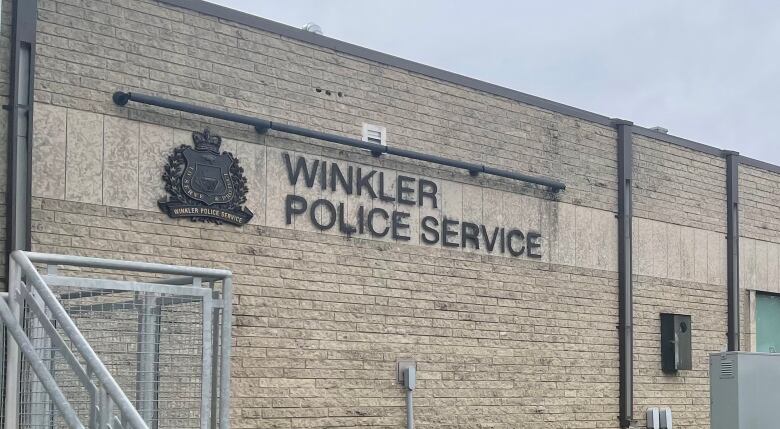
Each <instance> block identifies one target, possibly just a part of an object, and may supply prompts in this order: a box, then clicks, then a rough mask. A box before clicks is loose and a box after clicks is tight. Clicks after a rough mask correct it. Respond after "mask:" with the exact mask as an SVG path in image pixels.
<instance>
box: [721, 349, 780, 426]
mask: <svg viewBox="0 0 780 429" xmlns="http://www.w3.org/2000/svg"><path fill="white" fill-rule="evenodd" d="M777 427H780V354H776V353H747V352H723V353H713V354H711V355H710V428H711V429H763V428H777Z"/></svg>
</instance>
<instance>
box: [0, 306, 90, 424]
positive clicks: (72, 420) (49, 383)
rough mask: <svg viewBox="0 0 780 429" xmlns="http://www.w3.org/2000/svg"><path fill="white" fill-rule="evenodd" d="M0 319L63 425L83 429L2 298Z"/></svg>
mask: <svg viewBox="0 0 780 429" xmlns="http://www.w3.org/2000/svg"><path fill="white" fill-rule="evenodd" d="M0 318H2V319H3V323H4V324H5V326H6V329H7V330H8V332H9V333H10V334H11V337H13V340H14V342H15V343H16V344H17V345H18V347H19V349H20V350H21V351H22V354H23V355H24V356H25V357H26V358H27V362H28V363H29V365H30V367H31V368H32V370H33V372H34V373H35V375H36V376H37V377H38V380H39V381H40V383H41V385H43V388H44V389H45V390H46V392H47V393H48V394H49V396H50V397H51V399H52V402H54V405H55V406H56V407H57V409H58V410H59V411H60V413H61V414H62V418H63V419H64V420H65V423H67V425H68V427H70V428H71V429H83V428H84V425H82V424H81V421H80V420H79V418H78V415H77V414H76V411H74V410H73V407H71V406H70V403H69V402H68V400H67V399H66V398H65V395H63V394H62V391H61V390H60V388H59V387H58V386H57V382H56V381H54V377H52V375H51V373H49V368H48V367H47V366H46V364H45V363H43V360H41V359H40V358H39V357H38V354H37V353H36V351H35V347H34V346H33V345H32V343H31V342H30V340H29V339H28V338H27V335H26V334H25V333H24V329H22V326H21V325H20V324H19V321H18V320H16V317H15V315H14V313H13V312H12V311H11V308H10V307H8V304H7V303H6V302H5V298H4V297H0Z"/></svg>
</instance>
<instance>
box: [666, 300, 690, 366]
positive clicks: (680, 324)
mask: <svg viewBox="0 0 780 429" xmlns="http://www.w3.org/2000/svg"><path fill="white" fill-rule="evenodd" d="M691 338H692V331H691V316H687V315H683V314H668V313H661V367H662V369H663V370H664V372H677V371H679V370H689V369H691V368H692V367H693V356H692V355H693V353H692V345H691Z"/></svg>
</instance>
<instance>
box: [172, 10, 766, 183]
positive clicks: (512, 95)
mask: <svg viewBox="0 0 780 429" xmlns="http://www.w3.org/2000/svg"><path fill="white" fill-rule="evenodd" d="M157 1H159V2H160V3H163V4H167V5H169V6H175V7H179V8H182V9H186V10H191V11H194V12H198V13H202V14H205V15H211V16H213V17H216V18H219V19H224V20H227V21H232V22H235V23H238V24H242V25H246V26H248V27H252V28H256V29H258V30H262V31H267V32H269V33H274V34H278V35H280V36H283V37H287V38H290V39H293V40H298V41H301V42H305V43H310V44H312V45H316V46H319V47H322V48H326V49H332V50H334V51H337V52H341V53H344V54H347V55H352V56H355V57H358V58H362V59H365V60H369V61H374V62H378V63H381V64H385V65H387V66H391V67H397V68H399V69H402V70H406V71H409V72H412V73H417V74H420V75H423V76H426V77H429V78H433V79H439V80H442V81H445V82H449V83H452V84H455V85H460V86H463V87H466V88H470V89H474V90H477V91H482V92H485V93H488V94H492V95H496V96H499V97H504V98H508V99H510V100H514V101H517V102H520V103H524V104H528V105H530V106H534V107H537V108H540V109H544V110H549V111H551V112H555V113H559V114H562V115H566V116H571V117H574V118H578V119H582V120H585V121H589V122H594V123H597V124H599V125H604V126H608V127H613V123H612V118H610V117H608V116H604V115H600V114H598V113H594V112H590V111H588V110H584V109H580V108H577V107H573V106H569V105H566V104H563V103H558V102H556V101H552V100H548V99H546V98H542V97H537V96H535V95H531V94H526V93H524V92H520V91H517V90H514V89H510V88H507V87H503V86H500V85H497V84H493V83H489V82H485V81H482V80H479V79H475V78H471V77H468V76H464V75H461V74H457V73H453V72H450V71H447V70H443V69H439V68H436V67H432V66H429V65H425V64H422V63H418V62H415V61H411V60H407V59H403V58H400V57H396V56H393V55H390V54H385V53H383V52H379V51H375V50H373V49H368V48H364V47H362V46H358V45H354V44H352V43H347V42H344V41H341V40H338V39H334V38H331V37H327V36H322V35H319V34H315V33H312V32H309V31H305V30H302V29H299V28H295V27H293V26H290V25H286V24H282V23H280V22H276V21H272V20H270V19H266V18H262V17H259V16H256V15H252V14H250V13H246V12H241V11H239V10H235V9H231V8H229V7H225V6H221V5H218V4H214V3H209V2H207V1H205V0H157ZM633 131H634V133H635V134H638V135H641V136H645V137H649V138H653V139H656V140H660V141H663V142H666V143H671V144H674V145H677V146H682V147H684V148H687V149H691V150H695V151H697V152H703V153H705V154H708V155H713V156H718V157H721V156H722V155H721V154H722V152H723V151H722V149H719V148H716V147H714V146H710V145H707V144H704V143H699V142H696V141H693V140H688V139H685V138H682V137H677V136H674V135H671V134H666V133H661V132H657V131H653V130H650V129H648V128H644V127H641V126H636V125H635V126H634V127H633ZM741 158H742V160H743V162H744V163H745V164H747V165H751V166H753V167H758V168H762V169H765V170H768V171H771V172H774V173H778V174H780V166H777V165H774V164H771V163H769V162H765V161H760V160H757V159H752V158H747V157H744V156H742V157H741Z"/></svg>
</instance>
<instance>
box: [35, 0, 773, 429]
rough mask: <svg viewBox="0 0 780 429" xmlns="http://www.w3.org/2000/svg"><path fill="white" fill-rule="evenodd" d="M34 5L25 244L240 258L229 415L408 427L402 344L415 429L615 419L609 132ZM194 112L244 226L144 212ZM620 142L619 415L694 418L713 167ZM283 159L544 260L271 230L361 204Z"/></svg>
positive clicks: (189, 18) (721, 174)
mask: <svg viewBox="0 0 780 429" xmlns="http://www.w3.org/2000/svg"><path fill="white" fill-rule="evenodd" d="M39 7H40V11H39V15H40V18H39V23H38V25H39V46H38V52H37V57H36V60H37V65H38V67H37V70H36V78H37V79H36V100H37V104H36V124H35V127H36V128H35V147H34V153H33V158H34V162H33V173H34V179H33V195H34V197H35V199H34V211H33V231H34V234H33V241H34V245H33V247H34V249H35V250H41V251H50V252H57V253H69V254H79V255H89V256H99V257H110V258H120V259H132V260H148V261H158V262H166V263H172V264H186V265H199V266H214V267H221V268H228V269H230V270H232V271H233V272H234V273H235V275H236V302H235V310H234V311H235V315H236V317H235V327H234V339H233V341H234V345H235V348H234V357H233V379H232V382H233V394H234V401H233V409H232V418H233V425H234V427H237V428H254V427H280V428H285V427H334V426H335V427H356V426H371V427H377V428H382V427H401V426H402V425H403V419H404V409H403V408H404V401H403V392H402V390H401V389H400V388H399V387H398V386H397V385H395V384H394V382H393V380H394V365H395V362H396V359H399V358H405V357H413V358H415V359H417V360H418V362H419V365H418V369H419V378H420V384H419V389H418V391H417V392H416V398H417V399H416V401H417V402H416V410H417V423H418V425H420V426H421V427H438V428H444V427H456V426H457V427H495V428H503V427H506V428H510V427H512V428H514V427H518V426H522V425H527V426H529V427H534V428H536V427H539V428H542V427H543V428H548V429H556V428H560V429H563V428H583V429H584V428H616V427H617V419H616V417H617V412H618V410H617V404H618V384H617V382H618V374H617V373H618V361H617V354H618V347H617V331H616V330H615V325H616V324H617V280H616V279H617V274H616V269H617V260H616V259H617V258H616V255H617V253H616V252H617V250H616V249H617V243H616V238H617V235H616V231H617V228H616V226H617V222H616V220H615V216H614V212H615V210H616V196H617V190H616V188H617V178H616V167H615V163H616V160H615V158H616V150H615V148H616V142H615V138H616V135H615V132H614V130H612V129H611V128H607V127H603V126H600V125H596V124H592V123H588V122H586V121H583V120H579V119H574V118H571V117H566V116H563V115H560V114H556V113H552V112H549V111H545V110H543V109H539V108H536V107H532V106H528V105H524V104H522V103H518V102H515V101H512V100H507V99H504V98H501V97H498V96H493V95H489V94H485V93H481V92H479V91H476V90H471V89H467V88H463V87H459V86H457V85H454V84H450V83H446V82H441V81H437V80H435V79H431V78H427V77H423V76H420V75H416V74H414V73H411V72H408V71H404V70H400V69H397V68H393V67H388V66H384V65H381V64H378V63H374V62H371V61H368V60H364V59H360V58H355V57H351V56H348V55H345V54H342V53H338V52H334V51H331V50H328V49H324V48H321V47H316V46H313V45H308V44H305V43H302V42H298V41H294V40H290V39H287V38H284V37H281V36H278V35H275V34H270V33H267V32H263V31H259V30H257V29H253V28H249V27H246V26H242V25H237V24H233V23H230V22H227V21H224V20H218V19H216V18H213V17H209V16H204V15H200V14H197V13H195V12H192V11H186V10H181V9H176V8H172V7H168V6H163V5H161V4H159V3H157V2H148V1H137V0H136V1H130V0H113V1H111V2H108V1H83V0H81V1H75V0H73V1H71V0H62V1H53V0H39ZM117 89H122V90H134V91H140V92H145V93H149V94H154V95H160V96H164V97H169V98H175V99H179V100H183V101H188V102H192V103H196V104H200V105H205V106H209V107H217V108H224V109H228V110H231V111H234V112H239V113H245V114H251V115H256V116H261V117H264V118H267V119H271V120H274V121H282V122H290V123H293V124H297V125H302V126H305V127H310V128H314V129H318V130H322V131H328V132H334V133H339V134H343V135H348V136H352V137H358V136H359V134H360V128H361V124H362V123H363V122H370V123H376V124H379V125H384V126H386V127H387V129H388V143H389V144H391V145H393V146H397V147H402V148H407V149H412V150H419V151H422V152H426V153H432V154H436V155H440V156H446V157H452V158H458V159H465V160H469V161H474V162H479V163H484V164H487V165H491V166H495V167H501V168H506V169H509V170H515V171H521V172H526V173H532V174H540V175H546V176H550V177H554V178H557V179H560V180H562V181H564V182H565V183H566V184H567V189H566V191H564V192H562V193H560V194H557V195H550V194H549V193H547V192H545V191H543V190H540V189H537V188H536V187H533V186H528V185H523V184H518V183H516V182H512V181H509V180H504V179H499V178H491V177H487V176H480V177H477V178H472V177H469V176H468V174H466V173H464V172H463V171H458V170H454V169H449V168H433V167H432V166H431V165H429V164H425V163H418V162H412V161H404V160H400V159H395V158H392V157H383V158H380V159H375V158H373V157H371V156H370V155H368V154H365V153H361V152H359V151H354V150H349V149H341V148H337V147H335V145H332V144H329V143H324V142H320V141H314V140H309V139H303V138H290V137H289V136H283V135H280V134H277V133H274V132H271V133H269V134H268V135H258V134H256V133H255V132H254V131H253V130H251V129H249V127H241V126H236V125H235V124H229V123H225V122H220V121H216V120H214V121H207V120H204V119H203V118H199V117H195V116H192V115H188V114H179V113H176V112H172V111H165V110H162V109H156V108H148V107H139V106H134V105H132V106H130V107H126V108H120V107H117V106H115V105H114V104H113V103H112V102H111V93H112V92H113V91H115V90H117ZM317 89H320V90H321V91H317ZM326 91H330V92H331V95H327V92H326ZM339 93H341V96H339V95H338V94H339ZM205 126H210V127H211V128H212V130H213V131H214V132H216V133H217V134H220V135H222V136H223V137H224V141H223V150H228V151H231V152H233V153H234V154H235V155H236V156H237V157H238V159H239V160H240V162H241V165H242V166H243V167H244V169H245V173H246V176H247V179H248V180H249V188H250V194H249V199H248V203H247V207H249V208H250V209H251V210H252V211H253V212H254V213H255V217H254V219H253V220H252V222H251V223H250V224H249V225H246V226H244V227H242V228H240V229H239V228H236V227H232V226H227V225H222V226H217V225H211V224H203V223H193V222H190V221H185V220H179V221H175V220H172V219H169V218H168V217H166V216H165V215H163V214H162V213H160V212H159V208H158V207H157V200H158V199H159V198H161V197H163V196H164V195H165V192H164V190H163V186H162V181H161V180H160V174H161V172H162V167H163V165H164V162H165V159H166V156H167V154H168V153H170V151H171V150H172V149H173V148H174V147H176V146H178V145H180V144H189V143H191V137H190V133H191V132H192V131H196V130H202V129H203V127H205ZM634 141H635V159H634V162H635V172H636V180H635V189H634V193H635V200H634V201H635V213H634V214H635V216H636V217H635V219H634V232H635V235H634V267H635V275H636V279H635V288H636V305H635V315H636V320H635V331H636V358H635V361H636V386H635V387H636V407H635V411H636V412H635V415H636V417H637V418H638V419H639V421H640V423H641V422H642V421H643V415H644V409H645V408H646V407H647V406H671V407H672V408H673V410H674V412H675V423H676V424H677V427H682V428H706V427H708V426H709V424H708V406H709V405H708V401H707V397H708V380H707V354H708V353H709V352H714V351H718V350H720V349H721V348H722V346H723V345H724V344H725V329H726V327H725V320H726V314H725V312H726V309H725V308H726V301H725V235H724V233H725V224H726V220H725V164H724V162H723V160H722V159H721V158H717V157H713V156H710V155H706V154H702V153H699V152H696V151H693V150H690V149H685V148H681V147H678V146H675V145H671V144H668V143H664V142H660V141H657V140H653V139H650V138H645V137H639V136H635V138H634ZM283 153H288V154H290V155H291V156H298V155H303V156H306V157H307V158H309V159H314V158H317V159H320V160H325V161H327V162H338V163H344V164H354V165H361V166H365V167H366V168H374V169H377V170H378V171H382V172H384V173H385V174H386V175H387V177H395V176H397V175H398V174H401V173H403V174H404V175H409V176H411V177H415V178H421V177H426V178H430V179H432V180H434V181H436V183H437V184H438V185H439V191H440V192H439V193H438V194H437V198H439V201H441V203H442V204H441V206H440V207H438V208H436V210H431V208H430V207H423V208H418V209H417V210H416V211H414V212H413V213H412V216H413V219H414V216H417V219H419V217H420V216H423V215H431V216H434V217H436V218H437V219H442V218H443V217H444V216H452V217H455V218H458V219H460V220H468V221H473V222H477V223H485V224H500V223H507V224H511V225H513V226H517V227H519V228H523V229H524V230H533V229H538V230H539V231H541V232H542V235H543V239H542V244H543V247H542V258H540V259H532V258H512V257H507V256H506V255H496V254H495V253H490V252H486V251H484V243H482V242H481V244H483V246H482V248H481V250H480V251H475V250H474V249H455V250H449V249H446V248H443V247H441V246H426V245H424V244H423V243H420V241H419V230H415V229H412V231H411V234H410V235H411V236H412V237H415V238H417V240H416V241H415V240H410V242H408V243H407V242H401V241H398V240H392V239H386V238H385V239H366V238H364V237H353V238H350V239H347V238H345V237H344V236H343V235H341V234H331V233H329V232H319V231H316V230H314V229H312V228H311V225H310V223H308V222H293V223H292V224H289V225H288V224H286V223H285V221H284V220H285V219H284V212H283V206H282V205H281V204H282V203H283V198H284V196H285V195H287V194H294V195H301V196H305V197H307V198H318V197H327V198H331V199H334V200H338V201H344V202H345V204H346V207H347V210H348V211H349V212H350V213H351V214H354V212H353V211H351V208H354V207H355V203H365V204H373V202H371V201H365V200H363V201H361V200H360V199H357V198H354V197H346V196H344V195H340V194H336V193H330V192H329V191H322V190H317V188H316V187H315V188H313V189H306V188H301V187H295V186H291V185H290V184H289V183H287V182H286V177H285V176H286V172H285V170H284V165H283V163H282V154H283ZM750 174H752V175H746V176H745V177H746V178H748V177H751V178H752V177H753V175H754V176H756V177H758V176H761V174H763V173H750ZM746 180H751V181H753V182H756V183H758V182H759V181H758V180H757V179H746ZM763 180H767V183H771V180H772V179H766V178H765V179H763ZM762 186H764V187H766V186H769V185H766V184H765V185H762ZM751 198H753V197H751ZM759 198H760V197H759ZM389 207H394V206H393V205H392V204H391V205H390V206H389ZM744 210H747V209H744ZM766 213H769V211H767V212H762V213H761V215H752V214H751V215H747V217H748V218H752V217H754V218H760V217H762V216H764V215H766ZM751 228H754V227H753V226H751V227H748V229H747V230H748V231H753V232H751V233H749V234H751V236H755V237H760V234H758V233H756V232H755V231H756V230H755V229H751ZM754 247H755V245H754ZM767 276H771V275H770V274H769V271H767ZM661 312H676V313H683V314H691V315H692V316H693V326H694V330H695V331H694V332H695V333H694V349H695V354H694V369H693V370H692V371H689V372H684V373H682V374H680V375H678V376H668V375H664V374H663V373H662V372H661V370H660V356H659V353H660V352H659V351H658V349H659V342H660V339H659V334H658V333H659V313H661Z"/></svg>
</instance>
